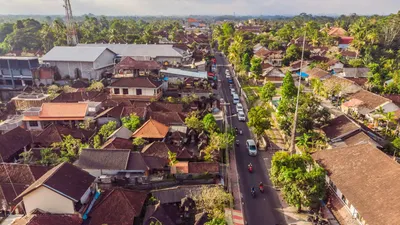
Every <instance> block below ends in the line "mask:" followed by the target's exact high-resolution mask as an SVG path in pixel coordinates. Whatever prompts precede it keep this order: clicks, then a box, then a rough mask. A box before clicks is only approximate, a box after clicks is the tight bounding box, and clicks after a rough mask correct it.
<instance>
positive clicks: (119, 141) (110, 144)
mask: <svg viewBox="0 0 400 225" xmlns="http://www.w3.org/2000/svg"><path fill="white" fill-rule="evenodd" d="M132 148H133V145H132V140H128V139H124V138H118V137H113V138H110V139H109V140H108V141H106V142H105V143H104V144H103V146H102V147H101V149H130V150H132Z"/></svg>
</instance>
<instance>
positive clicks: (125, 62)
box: [115, 57, 161, 70]
mask: <svg viewBox="0 0 400 225" xmlns="http://www.w3.org/2000/svg"><path fill="white" fill-rule="evenodd" d="M115 69H117V70H120V69H124V70H129V69H138V70H158V69H161V65H160V64H158V62H156V61H152V60H147V61H138V60H134V59H132V58H131V57H125V58H124V59H122V60H121V62H119V63H118V64H117V65H116V66H115Z"/></svg>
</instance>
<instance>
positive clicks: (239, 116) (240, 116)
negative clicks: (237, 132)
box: [237, 111, 246, 121]
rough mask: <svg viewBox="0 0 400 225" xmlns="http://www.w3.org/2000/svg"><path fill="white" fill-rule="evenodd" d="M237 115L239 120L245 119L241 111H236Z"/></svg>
mask: <svg viewBox="0 0 400 225" xmlns="http://www.w3.org/2000/svg"><path fill="white" fill-rule="evenodd" d="M237 115H238V120H239V121H246V115H244V112H243V111H238V113H237Z"/></svg>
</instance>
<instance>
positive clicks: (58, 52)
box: [42, 46, 113, 62]
mask: <svg viewBox="0 0 400 225" xmlns="http://www.w3.org/2000/svg"><path fill="white" fill-rule="evenodd" d="M104 51H111V52H113V51H112V50H110V49H107V48H106V47H95V48H93V47H84V46H75V47H68V46H56V47H54V48H52V49H51V50H50V51H49V52H48V53H47V54H46V55H44V56H43V58H42V60H43V61H44V62H45V61H70V62H94V61H96V59H97V58H98V57H99V56H100V55H101V54H102V53H103V52H104Z"/></svg>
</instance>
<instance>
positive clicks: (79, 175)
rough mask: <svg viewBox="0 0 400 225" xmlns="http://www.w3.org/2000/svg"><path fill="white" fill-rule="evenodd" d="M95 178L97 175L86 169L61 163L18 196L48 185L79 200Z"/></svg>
mask: <svg viewBox="0 0 400 225" xmlns="http://www.w3.org/2000/svg"><path fill="white" fill-rule="evenodd" d="M94 180H95V177H93V176H92V175H90V174H89V173H87V172H86V171H83V170H81V169H80V168H78V167H76V166H74V165H72V164H70V163H61V164H59V165H58V166H56V167H54V168H52V169H51V170H49V171H48V172H47V173H45V174H44V175H43V176H42V177H40V178H39V179H38V180H37V181H35V182H34V183H33V184H32V185H30V186H29V187H28V188H27V189H26V190H25V191H24V192H22V193H21V194H20V195H19V196H18V197H23V196H25V195H26V194H28V193H30V192H32V191H34V190H36V189H37V188H39V187H41V186H43V185H46V186H48V187H50V188H52V189H54V190H56V191H58V192H61V193H63V194H64V196H65V197H67V198H70V199H71V200H73V201H76V202H77V201H79V200H80V198H81V197H82V196H83V194H84V193H85V192H86V191H87V189H88V188H89V187H90V186H91V185H92V183H93V181H94Z"/></svg>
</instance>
